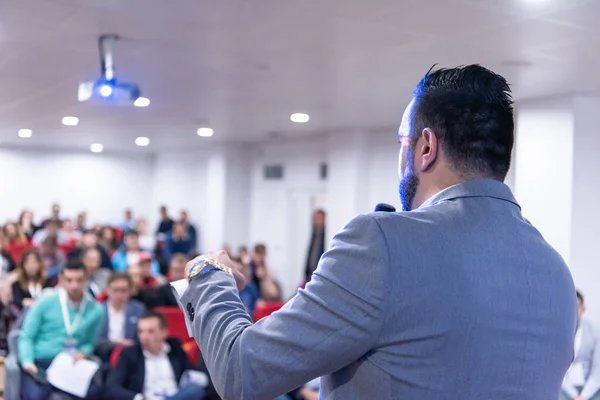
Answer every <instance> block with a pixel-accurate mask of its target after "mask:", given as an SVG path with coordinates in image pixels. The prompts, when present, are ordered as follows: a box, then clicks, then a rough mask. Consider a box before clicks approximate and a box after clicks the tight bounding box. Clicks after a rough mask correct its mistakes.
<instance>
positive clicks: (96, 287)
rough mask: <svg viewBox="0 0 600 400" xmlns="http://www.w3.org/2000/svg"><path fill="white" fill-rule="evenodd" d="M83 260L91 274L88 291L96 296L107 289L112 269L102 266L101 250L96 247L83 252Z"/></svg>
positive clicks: (89, 274)
mask: <svg viewBox="0 0 600 400" xmlns="http://www.w3.org/2000/svg"><path fill="white" fill-rule="evenodd" d="M81 261H82V262H83V265H84V266H85V269H86V270H87V273H88V276H89V278H90V279H89V284H88V293H89V294H90V295H91V296H92V297H94V298H96V297H97V296H99V295H100V293H102V292H103V291H104V289H106V286H107V284H108V279H109V277H110V274H111V273H112V271H111V270H110V269H108V268H102V267H101V266H100V262H101V256H100V251H98V249H96V248H94V247H90V248H87V249H85V250H84V251H83V253H82V254H81Z"/></svg>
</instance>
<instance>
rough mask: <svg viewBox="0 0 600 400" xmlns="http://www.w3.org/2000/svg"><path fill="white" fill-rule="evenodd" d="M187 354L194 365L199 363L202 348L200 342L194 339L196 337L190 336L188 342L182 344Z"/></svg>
mask: <svg viewBox="0 0 600 400" xmlns="http://www.w3.org/2000/svg"><path fill="white" fill-rule="evenodd" d="M181 347H182V348H183V351H185V354H187V356H188V358H189V359H190V362H191V363H192V365H198V359H199V358H200V348H199V347H198V344H197V343H196V341H195V340H194V338H189V339H188V340H187V342H185V343H183V345H182V346H181Z"/></svg>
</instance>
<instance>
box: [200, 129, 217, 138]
mask: <svg viewBox="0 0 600 400" xmlns="http://www.w3.org/2000/svg"><path fill="white" fill-rule="evenodd" d="M196 133H197V134H198V136H200V137H211V136H212V135H214V134H215V131H214V130H213V129H212V128H199V129H198V131H196Z"/></svg>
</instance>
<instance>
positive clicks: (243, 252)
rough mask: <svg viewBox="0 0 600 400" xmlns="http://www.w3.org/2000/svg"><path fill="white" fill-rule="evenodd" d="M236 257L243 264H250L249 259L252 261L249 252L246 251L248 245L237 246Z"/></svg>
mask: <svg viewBox="0 0 600 400" xmlns="http://www.w3.org/2000/svg"><path fill="white" fill-rule="evenodd" d="M238 257H239V258H240V259H241V260H242V262H243V263H244V264H245V265H250V261H252V258H251V257H250V254H249V253H248V247H246V246H240V247H239V248H238Z"/></svg>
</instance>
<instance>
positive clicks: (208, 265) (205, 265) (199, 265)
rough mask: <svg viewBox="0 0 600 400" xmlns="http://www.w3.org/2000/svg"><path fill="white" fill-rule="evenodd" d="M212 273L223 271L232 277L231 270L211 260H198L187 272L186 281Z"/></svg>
mask: <svg viewBox="0 0 600 400" xmlns="http://www.w3.org/2000/svg"><path fill="white" fill-rule="evenodd" d="M212 271H224V272H227V273H228V274H230V275H233V273H232V272H231V268H229V267H227V266H225V265H223V264H221V263H219V262H217V261H216V260H213V259H212V258H204V257H203V258H199V259H198V261H196V263H195V264H194V265H192V266H191V268H190V270H189V271H188V276H187V278H188V280H190V281H191V280H192V279H194V278H195V277H197V276H200V275H205V274H208V273H210V272H212Z"/></svg>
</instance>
